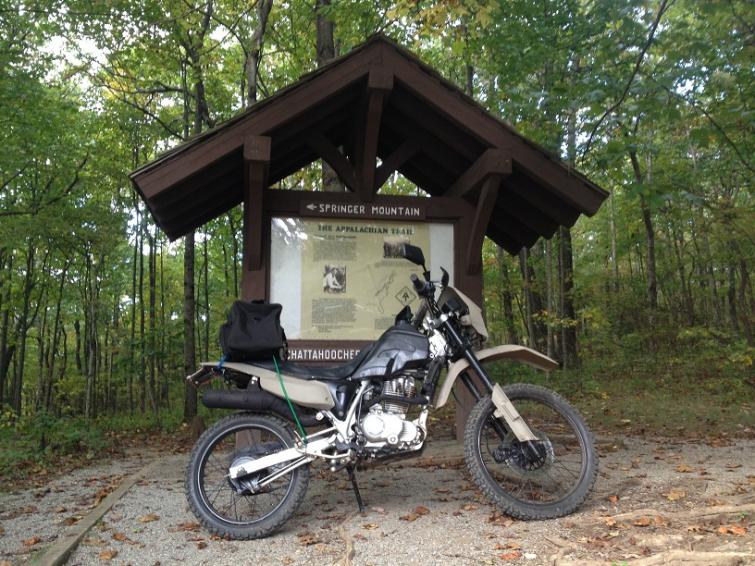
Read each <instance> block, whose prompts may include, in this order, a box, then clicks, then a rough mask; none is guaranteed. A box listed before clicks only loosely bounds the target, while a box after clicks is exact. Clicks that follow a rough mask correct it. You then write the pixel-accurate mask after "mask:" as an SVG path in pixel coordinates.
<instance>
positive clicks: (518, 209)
mask: <svg viewBox="0 0 755 566" xmlns="http://www.w3.org/2000/svg"><path fill="white" fill-rule="evenodd" d="M317 159H322V160H323V161H325V162H327V163H328V164H329V165H330V166H331V167H332V168H333V169H334V170H335V172H336V173H337V174H338V176H339V177H340V179H341V180H342V181H343V183H344V184H345V185H346V187H347V188H348V189H349V191H348V192H346V193H337V194H336V193H324V192H305V191H290V190H274V189H270V188H269V187H271V186H272V185H274V184H275V183H277V182H278V181H280V180H281V179H284V178H286V177H287V176H289V175H291V174H292V173H294V172H296V171H298V170H299V169H301V168H302V167H305V166H306V165H308V164H310V163H312V162H313V161H315V160H317ZM395 171H398V172H400V173H401V174H402V175H403V176H404V177H405V178H407V179H408V180H410V181H412V182H413V183H415V184H416V185H417V186H418V187H420V188H421V189H423V190H424V191H425V192H426V193H428V194H429V195H430V198H426V197H422V198H420V197H395V196H394V197H389V196H383V195H379V194H377V193H378V190H379V189H380V187H381V186H382V185H383V184H384V183H385V182H386V181H387V180H388V179H389V178H390V176H391V175H392V174H393V173H394V172H395ZM131 179H132V181H133V183H134V186H135V187H136V189H137V191H138V192H139V194H140V195H141V196H142V198H143V199H144V201H145V202H146V204H147V206H148V207H149V209H150V211H151V213H152V215H153V217H154V219H155V222H156V223H157V225H158V226H159V227H160V228H161V229H162V230H164V232H165V233H166V234H167V235H168V236H169V237H170V238H171V239H176V238H179V237H181V236H183V235H184V234H186V233H188V232H190V231H191V230H193V229H195V228H197V227H199V226H202V225H203V224H205V223H206V222H208V221H209V220H211V219H213V218H215V217H217V216H219V215H221V214H223V213H224V212H226V211H228V210H229V209H231V208H233V207H235V206H237V205H238V204H239V203H242V202H243V203H244V251H243V255H244V259H243V275H242V281H243V285H242V296H243V297H244V298H263V297H264V298H267V297H269V291H270V289H269V272H268V270H269V261H270V260H269V253H270V241H269V239H270V235H269V232H270V218H271V217H273V216H275V215H293V216H297V215H301V214H307V213H308V211H310V210H313V209H317V206H315V205H316V204H317V203H325V202H328V203H334V202H335V203H342V204H359V203H361V204H364V203H376V204H385V205H390V206H400V205H402V203H403V204H406V203H408V202H412V203H414V202H418V201H422V204H421V206H422V214H421V216H422V218H423V219H424V220H427V221H431V220H433V219H445V220H446V221H450V222H453V223H454V226H455V230H456V234H455V239H454V241H455V242H456V244H455V247H456V250H455V252H454V258H455V273H454V275H455V278H454V279H455V285H456V286H457V287H458V288H460V289H461V290H462V291H464V292H465V293H467V294H468V295H469V296H470V297H471V298H473V299H474V300H477V301H481V299H482V297H481V291H482V283H481V281H482V279H481V247H482V242H483V239H484V237H485V235H487V236H488V237H490V238H491V239H492V240H494V241H495V242H496V243H497V244H499V245H500V246H502V247H503V248H504V249H506V250H507V251H508V252H510V253H512V254H515V253H517V252H518V251H519V250H520V249H521V248H522V247H529V246H531V245H532V244H534V243H535V241H536V240H537V239H538V238H540V237H546V238H548V237H550V236H552V235H553V234H554V233H555V232H556V230H557V229H558V227H559V226H571V225H573V224H574V222H575V221H576V220H577V218H578V217H579V215H580V214H587V215H592V214H594V213H595V212H596V211H597V210H598V208H599V207H600V205H601V203H602V202H603V200H605V198H606V197H607V193H606V191H604V190H603V189H601V188H600V187H598V186H597V185H595V184H594V183H592V182H591V181H590V180H588V179H587V178H586V177H585V176H583V175H581V174H580V173H579V172H577V171H575V170H574V169H573V168H571V167H569V166H568V165H566V164H565V163H563V162H562V161H561V160H560V159H559V158H558V157H556V156H554V155H552V154H550V153H549V152H548V151H546V150H545V149H543V148H542V147H540V146H538V145H537V144H535V143H533V142H531V141H529V140H527V139H526V138H524V137H523V136H521V135H520V134H518V133H517V132H516V131H515V130H514V129H513V128H512V127H511V126H510V125H508V124H507V123H505V122H503V121H501V120H499V119H497V118H496V117H494V116H493V115H491V114H490V113H488V112H487V111H486V110H485V109H483V108H482V107H481V106H480V105H479V104H477V103H476V102H475V101H474V100H473V99H471V98H470V97H468V96H466V95H465V94H464V93H463V92H462V91H460V90H459V89H458V88H457V87H456V86H455V85H454V84H452V83H450V82H449V81H447V80H445V79H443V78H442V77H441V76H440V75H439V74H438V73H437V72H436V71H434V70H433V69H432V68H430V67H428V66H427V65H425V64H423V63H422V61H420V60H419V59H418V58H417V57H416V56H415V55H413V54H412V53H411V52H409V51H407V50H406V49H404V48H402V47H400V46H399V45H397V44H396V43H394V42H393V41H391V40H389V39H387V38H386V37H384V36H382V35H375V36H373V37H371V38H370V39H369V40H368V41H366V42H365V43H364V44H362V45H360V46H359V47H357V48H355V49H353V50H352V51H351V52H350V53H348V54H347V55H345V56H343V57H340V58H338V59H336V60H334V61H332V62H331V63H330V64H328V65H327V66H324V67H322V68H320V69H318V70H316V71H314V72H311V73H309V74H307V75H304V76H303V77H302V78H301V79H300V80H299V81H297V82H296V83H294V84H292V85H290V86H288V87H286V88H284V89H282V90H280V91H278V92H277V93H275V94H274V95H273V96H271V97H269V98H267V99H265V100H263V101H261V102H259V103H257V104H255V105H254V106H252V107H251V108H249V109H247V110H246V111H244V112H242V113H240V114H239V115H238V116H236V117H235V118H233V119H231V120H229V121H227V122H225V123H223V124H221V125H219V126H217V127H216V128H214V129H213V130H210V131H208V132H205V133H203V134H202V135H199V136H197V137H195V138H193V139H191V140H189V141H187V142H186V143H183V144H181V145H179V146H177V147H176V148H174V149H172V150H170V151H168V152H166V153H164V154H163V155H161V156H160V157H158V158H157V159H155V160H154V161H152V162H151V163H148V164H147V165H145V166H143V167H141V168H139V169H137V170H136V171H134V172H133V173H132V175H131ZM304 202H307V203H309V204H308V205H307V206H306V207H305V206H304V205H303V203H304ZM390 206H388V208H390ZM310 215H311V214H310ZM315 215H316V213H315ZM383 217H385V216H383Z"/></svg>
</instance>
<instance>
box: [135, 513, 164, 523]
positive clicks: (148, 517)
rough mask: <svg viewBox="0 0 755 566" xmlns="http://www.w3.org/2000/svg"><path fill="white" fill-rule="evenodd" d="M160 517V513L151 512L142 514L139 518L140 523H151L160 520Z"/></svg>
mask: <svg viewBox="0 0 755 566" xmlns="http://www.w3.org/2000/svg"><path fill="white" fill-rule="evenodd" d="M159 519H160V517H159V516H158V515H155V514H154V513H150V514H148V515H142V516H141V517H139V518H138V519H137V521H139V522H140V523H151V522H152V521H157V520H159Z"/></svg>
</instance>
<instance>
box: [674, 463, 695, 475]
mask: <svg viewBox="0 0 755 566" xmlns="http://www.w3.org/2000/svg"><path fill="white" fill-rule="evenodd" d="M676 471H677V472H679V473H681V474H689V473H691V472H694V471H695V468H692V467H690V466H688V465H687V464H679V465H678V466H677V467H676Z"/></svg>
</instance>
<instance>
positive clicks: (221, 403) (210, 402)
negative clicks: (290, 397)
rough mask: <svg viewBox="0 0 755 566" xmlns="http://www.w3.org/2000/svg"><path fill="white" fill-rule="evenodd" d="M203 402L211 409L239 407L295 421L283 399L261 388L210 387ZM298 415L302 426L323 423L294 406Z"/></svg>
mask: <svg viewBox="0 0 755 566" xmlns="http://www.w3.org/2000/svg"><path fill="white" fill-rule="evenodd" d="M202 404H203V405H204V406H205V407H207V408H209V409H239V410H242V411H254V412H256V413H274V414H276V415H278V416H279V417H281V418H283V419H286V420H287V421H291V422H294V419H293V415H292V414H291V409H290V408H289V406H288V403H286V402H285V401H284V400H283V399H280V398H278V397H276V396H275V395H272V394H270V393H268V392H267V391H262V390H261V389H252V390H248V389H244V390H240V391H228V390H225V389H210V390H208V391H205V392H204V394H203V395H202ZM294 409H296V416H297V417H299V422H301V424H302V426H317V425H319V424H321V421H318V420H317V419H316V418H315V415H313V414H311V413H303V412H302V410H301V408H299V407H296V406H294Z"/></svg>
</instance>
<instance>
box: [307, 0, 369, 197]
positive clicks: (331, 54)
mask: <svg viewBox="0 0 755 566" xmlns="http://www.w3.org/2000/svg"><path fill="white" fill-rule="evenodd" d="M330 3H331V0H316V1H315V15H316V18H317V21H316V27H317V66H318V67H322V66H323V65H325V64H327V63H328V62H329V61H332V60H333V59H334V58H335V56H336V45H335V40H334V36H333V32H334V30H335V23H334V22H333V20H332V19H331V18H330V16H329V15H328V14H327V10H328V8H330ZM359 142H361V140H357V143H359ZM322 190H323V191H326V192H331V193H343V192H346V186H345V185H344V184H343V183H342V182H341V179H340V178H339V177H338V174H337V173H336V172H335V171H334V170H333V168H332V167H331V166H330V165H328V164H327V163H326V162H325V161H322Z"/></svg>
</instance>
